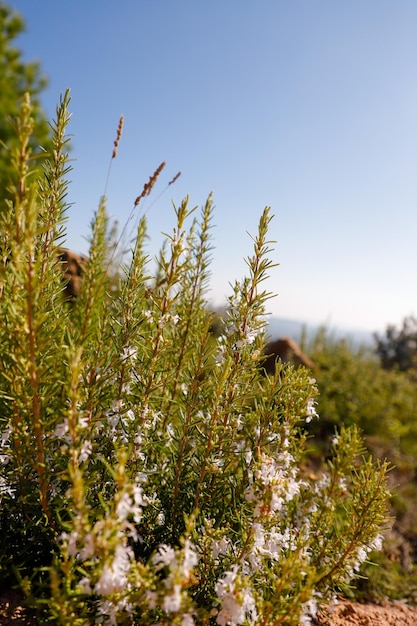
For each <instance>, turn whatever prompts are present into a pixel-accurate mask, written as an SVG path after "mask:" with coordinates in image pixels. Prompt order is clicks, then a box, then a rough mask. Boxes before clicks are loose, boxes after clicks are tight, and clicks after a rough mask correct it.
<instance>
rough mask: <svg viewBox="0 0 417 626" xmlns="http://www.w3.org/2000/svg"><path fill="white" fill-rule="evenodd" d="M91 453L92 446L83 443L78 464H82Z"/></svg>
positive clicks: (88, 443) (87, 442)
mask: <svg viewBox="0 0 417 626" xmlns="http://www.w3.org/2000/svg"><path fill="white" fill-rule="evenodd" d="M92 451H93V446H92V443H91V441H84V442H83V444H82V446H81V450H80V456H79V461H80V463H83V462H84V461H86V460H87V459H88V458H89V456H90V455H91V453H92Z"/></svg>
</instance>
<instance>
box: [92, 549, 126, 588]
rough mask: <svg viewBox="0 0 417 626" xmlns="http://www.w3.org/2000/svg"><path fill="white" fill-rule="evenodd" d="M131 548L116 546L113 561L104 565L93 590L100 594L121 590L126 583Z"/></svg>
mask: <svg viewBox="0 0 417 626" xmlns="http://www.w3.org/2000/svg"><path fill="white" fill-rule="evenodd" d="M131 556H132V550H131V549H130V548H129V547H128V546H125V545H121V544H119V545H118V546H117V547H116V554H115V556H114V559H113V563H112V564H111V565H110V566H109V565H107V564H105V565H104V567H103V570H102V573H101V576H100V578H99V580H98V582H97V583H96V585H95V592H96V593H99V594H101V595H111V594H113V593H117V592H121V591H123V590H124V589H125V588H126V585H127V572H128V571H129V568H130V558H131Z"/></svg>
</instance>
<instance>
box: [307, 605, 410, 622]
mask: <svg viewBox="0 0 417 626" xmlns="http://www.w3.org/2000/svg"><path fill="white" fill-rule="evenodd" d="M315 624H317V626H417V607H411V606H408V605H407V604H404V603H402V602H390V603H386V604H383V605H378V604H359V603H357V602H349V601H347V600H343V601H340V602H339V603H338V604H337V605H336V606H335V607H334V608H333V609H332V610H327V611H325V612H324V613H321V614H320V615H319V616H318V617H317V619H316V622H315Z"/></svg>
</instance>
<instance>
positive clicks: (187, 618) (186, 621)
mask: <svg viewBox="0 0 417 626" xmlns="http://www.w3.org/2000/svg"><path fill="white" fill-rule="evenodd" d="M181 626H195V621H194V619H193V617H192V616H191V615H190V614H189V613H186V614H185V615H184V617H183V618H182V622H181Z"/></svg>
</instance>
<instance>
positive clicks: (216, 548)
mask: <svg viewBox="0 0 417 626" xmlns="http://www.w3.org/2000/svg"><path fill="white" fill-rule="evenodd" d="M228 548H229V540H228V539H227V537H222V538H221V539H220V541H215V540H213V541H212V542H211V554H212V556H213V559H217V558H218V557H219V556H220V555H221V554H226V552H227V550H228Z"/></svg>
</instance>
